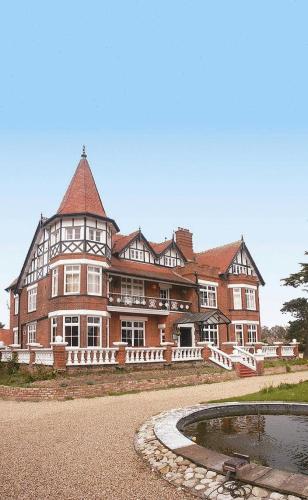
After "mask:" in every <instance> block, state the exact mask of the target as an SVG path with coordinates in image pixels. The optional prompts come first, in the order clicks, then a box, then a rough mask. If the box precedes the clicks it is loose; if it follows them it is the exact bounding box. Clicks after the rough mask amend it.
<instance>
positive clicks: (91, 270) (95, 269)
mask: <svg viewBox="0 0 308 500" xmlns="http://www.w3.org/2000/svg"><path fill="white" fill-rule="evenodd" d="M90 276H92V277H95V278H98V283H94V284H95V285H98V291H97V292H96V291H94V292H93V291H92V292H90V290H89V285H90V279H89V277H90ZM91 285H92V286H93V283H92V284H91ZM87 291H88V295H98V296H100V295H102V268H101V267H100V266H92V265H91V266H88V267H87Z"/></svg>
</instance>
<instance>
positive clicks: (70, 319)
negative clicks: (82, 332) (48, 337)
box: [63, 316, 79, 347]
mask: <svg viewBox="0 0 308 500" xmlns="http://www.w3.org/2000/svg"><path fill="white" fill-rule="evenodd" d="M63 327H64V335H63V337H64V342H67V343H68V345H69V346H70V347H78V346H79V316H64V324H63Z"/></svg>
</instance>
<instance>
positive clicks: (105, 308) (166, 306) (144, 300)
mask: <svg viewBox="0 0 308 500" xmlns="http://www.w3.org/2000/svg"><path fill="white" fill-rule="evenodd" d="M118 230H119V229H118V227H117V225H116V223H115V222H114V221H113V220H112V219H109V218H108V217H107V216H106V214H105V210H104V208H103V205H102V202H101V200H100V197H99V194H98V191H97V188H96V185H95V182H94V179H93V176H92V173H91V170H90V167H89V164H88V162H87V159H86V156H85V154H83V156H82V159H81V161H80V163H79V165H78V167H77V170H76V173H75V175H74V177H73V179H72V181H71V183H70V186H69V188H68V190H67V192H66V194H65V196H64V198H63V201H62V203H61V206H60V209H59V211H58V212H57V213H56V214H55V215H54V216H53V217H51V218H49V219H41V221H40V222H39V225H38V229H37V231H36V234H35V237H34V240H33V243H32V245H31V247H30V249H29V252H28V255H27V257H26V260H25V263H24V266H23V268H22V270H21V272H20V275H19V277H18V279H17V280H15V282H14V283H13V284H12V285H11V286H10V287H8V291H9V292H10V331H11V332H14V331H15V333H16V332H17V333H16V335H17V336H18V343H19V344H20V345H21V347H22V348H25V347H26V346H27V344H28V342H29V325H31V324H33V325H36V333H35V339H32V340H35V341H36V342H37V343H39V344H41V345H42V346H44V347H49V346H50V342H51V341H52V340H53V339H52V331H51V326H52V318H56V319H57V326H56V330H55V332H54V333H56V335H57V336H62V337H64V338H63V340H65V341H69V340H68V338H66V337H67V335H68V334H67V331H68V330H67V328H64V318H65V317H71V318H78V325H79V337H78V345H79V347H88V345H89V336H90V335H91V333H89V332H90V331H92V330H91V328H92V327H91V326H89V327H88V318H89V317H90V318H92V317H94V318H99V319H100V327H99V337H100V339H99V341H98V344H97V345H99V346H101V347H109V346H110V347H112V345H113V342H119V341H122V340H123V335H122V333H123V332H122V330H121V321H125V322H127V323H131V322H134V321H135V322H139V323H142V324H143V325H144V340H143V342H142V340H141V341H140V344H139V345H142V343H143V344H144V345H145V346H147V347H156V346H159V345H160V344H161V341H162V340H163V341H165V342H174V343H175V345H176V344H177V343H179V344H180V343H181V341H182V342H184V340H183V339H184V337H182V333H183V332H182V328H185V325H184V324H183V325H182V326H181V319H182V318H186V316H187V314H188V313H197V312H211V311H213V312H214V311H217V310H219V311H220V312H221V313H222V314H223V315H225V316H226V317H227V318H228V319H229V320H230V325H229V326H227V325H226V324H222V325H220V326H219V327H218V345H219V346H221V345H222V343H223V342H226V341H227V340H228V341H230V340H232V341H235V328H236V323H237V324H238V325H242V332H243V342H244V343H245V344H247V343H248V328H249V327H250V325H255V328H256V341H257V340H259V339H260V310H259V295H258V291H259V286H260V285H263V284H264V282H263V280H262V277H261V275H260V273H259V271H258V269H257V267H256V265H255V263H254V262H253V259H252V257H251V256H250V254H249V251H248V249H247V247H246V245H245V242H244V241H243V240H240V241H236V242H235V243H232V244H230V245H225V246H224V247H218V248H217V249H212V250H209V251H206V252H202V253H195V252H194V249H193V235H192V233H191V232H190V231H189V230H188V229H183V228H179V229H178V230H177V231H176V233H175V237H174V238H172V239H171V240H168V241H165V242H163V243H150V242H149V241H148V240H147V239H146V238H145V237H144V235H143V234H142V233H141V231H140V230H139V231H135V232H134V233H131V234H130V235H121V234H119V233H118ZM74 265H75V266H79V267H78V269H79V270H80V274H79V275H78V279H77V281H78V282H79V287H78V288H79V289H78V291H77V292H76V291H75V292H73V293H71V294H66V293H65V286H67V287H68V286H75V285H71V283H69V282H68V281H67V282H66V285H65V269H66V270H68V269H69V268H68V267H67V266H74ZM93 267H94V268H95V269H96V271H95V272H96V273H99V274H100V279H101V288H100V289H99V290H98V291H97V292H95V293H96V294H95V295H94V294H93V295H91V293H89V287H90V285H89V283H90V279H92V278H89V276H88V272H89V268H93ZM54 269H56V270H57V291H56V293H54V296H52V287H53V285H52V279H53V278H52V272H53V270H54ZM68 279H71V278H67V280H68ZM72 279H73V278H72ZM95 279H97V280H99V278H96V277H95ZM131 279H132V280H133V281H130V280H131ZM95 286H97V287H98V281H97V282H96V281H95ZM33 287H37V296H36V307H35V310H33V311H32V312H29V308H28V302H29V293H30V291H31V289H33ZM207 287H210V288H211V287H212V288H213V287H214V289H215V291H216V292H215V293H216V298H213V297H212V298H211V299H208V298H206V299H202V297H203V296H204V293H205V292H204V290H205V289H207ZM234 287H235V288H236V289H237V292H238V289H239V290H240V295H241V308H240V309H238V308H237V309H236V308H235V307H234V303H233V301H234V298H233V297H234V295H233V293H234V292H233V290H234ZM246 289H250V290H253V292H251V293H252V295H253V296H254V297H255V299H253V300H255V308H254V310H250V309H249V308H248V307H247V300H246ZM209 293H212V294H213V293H214V292H213V291H212V290H211V291H210V292H209ZM202 294H203V295H202ZM17 297H18V299H17ZM16 300H19V304H18V307H16ZM202 300H212V306H209V304H207V303H206V304H203V303H202ZM238 300H240V299H238ZM213 301H214V302H213ZM201 326H202V325H200V324H197V323H194V325H193V327H192V330H191V332H192V335H191V345H195V344H196V343H197V342H198V341H200V340H204V339H203V337H202V335H203V333H202V332H201ZM129 327H130V325H129ZM186 328H191V327H189V326H187V327H186ZM95 331H96V332H97V330H95ZM129 334H130V333H129ZM178 334H179V335H178ZM12 335H13V333H12ZM161 335H163V337H162V336H161ZM15 338H16V337H15ZM189 342H190V341H189V340H188V343H189ZM135 347H136V344H135Z"/></svg>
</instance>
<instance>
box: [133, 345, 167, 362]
mask: <svg viewBox="0 0 308 500" xmlns="http://www.w3.org/2000/svg"><path fill="white" fill-rule="evenodd" d="M164 351H165V348H164V347H127V348H126V357H125V363H161V362H164V361H165V359H164Z"/></svg>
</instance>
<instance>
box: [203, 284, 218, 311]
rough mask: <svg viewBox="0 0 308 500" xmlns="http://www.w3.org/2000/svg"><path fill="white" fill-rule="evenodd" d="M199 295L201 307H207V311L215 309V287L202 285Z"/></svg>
mask: <svg viewBox="0 0 308 500" xmlns="http://www.w3.org/2000/svg"><path fill="white" fill-rule="evenodd" d="M199 293H200V306H201V307H207V308H209V309H217V286H215V285H202V288H200V292H199ZM213 299H214V300H213ZM210 304H211V305H210Z"/></svg>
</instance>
